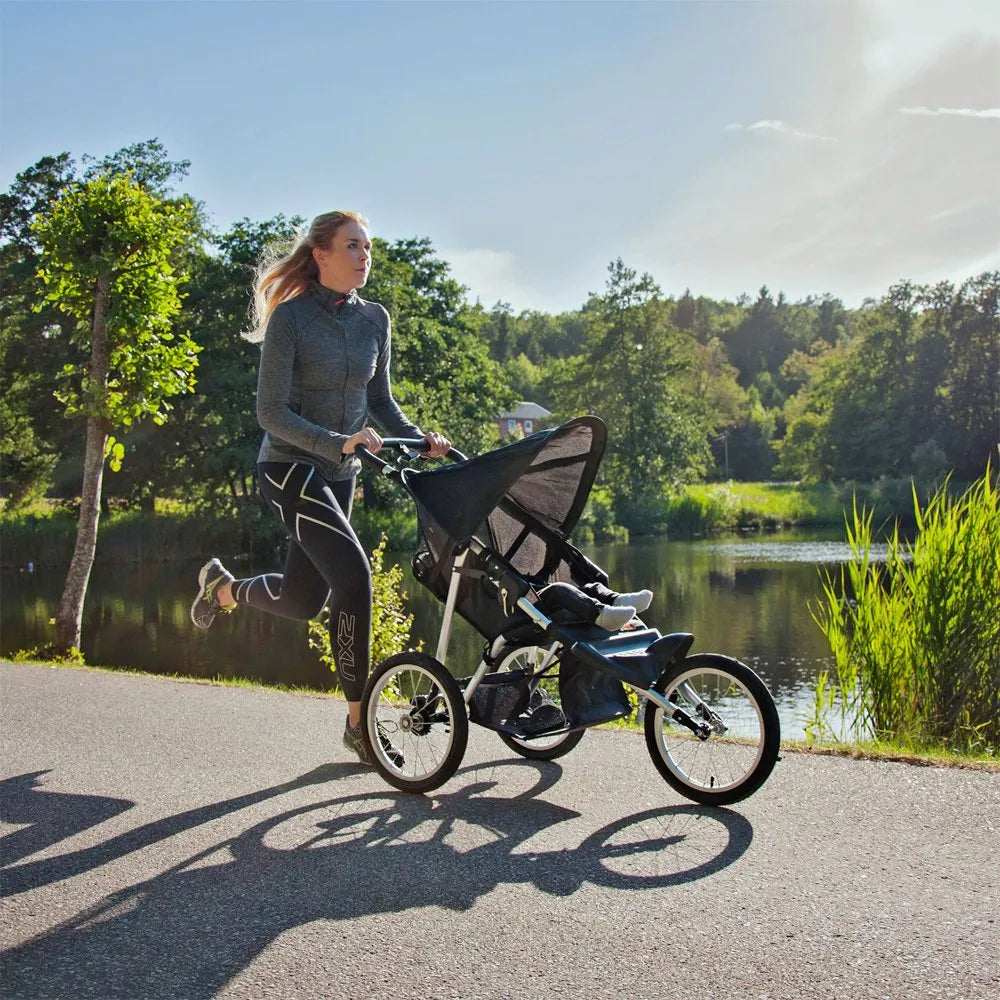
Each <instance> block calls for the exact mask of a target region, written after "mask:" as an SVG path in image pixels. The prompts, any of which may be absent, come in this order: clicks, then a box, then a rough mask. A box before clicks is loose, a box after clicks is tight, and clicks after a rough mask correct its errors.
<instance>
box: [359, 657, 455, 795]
mask: <svg viewBox="0 0 1000 1000" xmlns="http://www.w3.org/2000/svg"><path fill="white" fill-rule="evenodd" d="M404 675H406V677H407V680H406V682H405V683H398V682H397V694H396V695H395V697H394V700H392V701H390V699H389V698H388V697H387V696H385V692H386V689H387V688H389V687H390V686H391V685H392V684H393V681H394V679H399V678H402V677H404ZM418 689H419V690H421V691H423V692H424V694H423V696H424V697H426V696H427V692H433V694H434V705H435V706H436V707H435V716H436V718H435V720H434V722H433V725H426V726H424V732H420V728H421V724H420V719H419V715H417V714H416V712H415V708H414V703H413V700H412V698H411V699H410V700H409V701H404V700H402V699H405V698H406V697H407V695H406V694H405V693H399V692H406V691H410V692H413V693H416V692H417V691H418ZM384 696H385V697H384ZM361 718H362V719H363V721H364V723H365V724H364V727H363V733H364V740H365V744H366V746H367V749H368V753H369V755H370V757H371V759H372V761H373V762H374V764H375V768H376V770H378V772H379V773H380V774H381V775H382V777H383V778H385V780H386V781H387V782H388V783H389V784H390V785H392V786H393V787H395V788H398V789H399V790H400V791H403V792H414V793H416V794H420V793H422V792H429V791H431V790H432V789H435V788H438V787H439V786H441V785H443V784H444V783H445V782H446V781H447V780H448V779H449V778H451V777H452V776H453V775H454V774H455V772H456V771H457V770H458V767H459V765H460V764H461V763H462V758H463V757H464V755H465V749H466V747H467V746H468V743H469V715H468V710H467V708H466V705H465V700H464V699H463V697H462V691H461V689H460V688H459V686H458V682H457V681H456V680H455V678H454V677H452V676H451V674H450V673H448V669H447V668H446V667H445V666H444V664H443V663H441V662H440V661H439V660H435V659H434V657H433V656H428V655H427V654H426V653H409V652H407V653H397V654H396V655H395V656H390V657H388V658H387V659H385V660H383V661H382V662H381V663H380V664H379V665H378V666H377V667H376V668H375V669H374V670H373V671H372V674H371V676H370V677H369V678H368V683H367V684H366V685H365V692H364V695H363V696H362V703H361ZM376 722H381V723H382V724H383V728H384V729H385V731H386V732H387V735H388V737H389V739H390V741H391V742H392V745H393V747H394V749H396V750H398V751H399V752H400V753H401V754H402V755H403V764H402V766H397V765H396V764H395V763H394V762H393V761H392V760H391V759H389V756H388V755H387V754H386V753H385V752H384V751H383V750H382V748H381V747H378V746H376V744H375V739H376ZM415 723H416V724H415ZM432 736H433V737H434V738H435V739H440V740H443V743H442V747H441V753H440V754H437V753H435V752H433V750H432V752H430V753H428V752H427V751H428V749H431V747H430V746H429V745H428V746H424V745H423V743H422V741H424V740H428V739H429V738H430V737H432ZM407 753H409V757H407ZM407 761H409V763H407ZM427 764H429V766H428V767H427V768H426V769H424V770H421V771H418V766H422V765H427Z"/></svg>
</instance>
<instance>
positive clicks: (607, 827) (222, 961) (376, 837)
mask: <svg viewBox="0 0 1000 1000" xmlns="http://www.w3.org/2000/svg"><path fill="white" fill-rule="evenodd" d="M344 714H345V706H344V704H343V703H342V702H340V701H338V700H336V699H333V698H329V697H323V696H309V695H301V694H287V693H281V692H277V691H271V690H261V689H252V688H239V687H225V686H217V685H211V684H199V683H189V682H183V681H177V680H171V679H166V678H156V677H145V676H133V675H127V674H115V673H105V672H99V671H91V670H86V669H54V668H49V667H43V666H35V665H11V664H3V665H0V726H2V729H0V732H2V737H0V738H2V768H3V773H2V783H0V789H2V791H0V805H2V817H0V819H2V827H0V851H2V854H0V864H2V870H0V879H2V881H0V887H2V892H3V897H4V898H3V903H2V906H3V910H2V927H0V948H2V949H3V950H2V952H0V995H2V997H3V998H4V1000H18V998H43V997H53V998H60V1000H82V998H90V997H93V998H101V1000H114V998H127V1000H146V998H149V1000H168V998H170V1000H173V998H185V1000H188V998H190V1000H201V998H209V997H226V998H254V1000H257V998H272V997H273V998H320V997H337V998H347V1000H349V998H354V997H358V998H361V997H385V998H388V997H414V998H417V997H419V998H438V997H442V998H445V997H460V998H469V1000H476V998H487V997H489V998H494V997H511V998H519V1000H522V998H534V997H539V998H553V997H616V998H631V997H658V998H665V997H679V998H680V997H684V998H702V997H704V998H708V997H713V998H728V997H733V998H741V1000H742V998H751V997H752V998H778V997H782V998H784V997H788V998H810V997H824V998H825V997H829V998H837V1000H849V998H883V997H888V998H900V997H920V998H925V997H926V998H932V997H965V998H989V1000H996V998H997V997H1000V863H998V836H997V835H998V828H1000V774H995V773H986V772H982V771H971V770H956V769H943V768H932V767H916V766H912V765H906V764H897V763H873V762H865V761H856V760H847V759H841V758H833V757H821V756H813V755H807V754H801V753H784V754H783V755H782V760H781V761H780V762H779V763H778V765H777V766H776V768H775V771H774V773H773V775H772V776H771V778H770V780H769V781H768V782H767V784H766V785H765V786H764V787H763V788H762V789H761V790H760V791H759V792H758V793H757V794H756V795H754V796H753V797H752V798H750V799H748V800H746V801H744V802H742V803H739V804H737V805H735V806H732V807H730V808H728V809H710V808H703V807H699V806H696V805H694V804H693V803H689V802H687V801H686V800H685V799H683V798H681V797H680V796H679V795H677V793H675V792H674V791H673V790H672V789H670V787H669V786H667V785H666V784H665V783H664V782H663V781H662V780H661V779H660V778H659V776H658V774H657V773H656V771H655V770H654V768H653V766H652V763H651V762H650V760H649V759H648V757H647V755H646V748H645V743H644V741H643V739H642V738H641V736H640V735H638V734H635V733H630V732H624V731H606V730H600V731H592V732H589V733H588V734H587V736H586V738H585V739H584V740H583V742H582V743H581V744H580V746H579V747H578V748H577V749H576V750H574V751H573V752H572V753H571V754H569V755H568V756H567V757H565V758H563V759H562V760H561V761H558V762H553V763H540V764H536V763H532V762H528V761H523V760H520V759H519V758H514V757H512V756H511V754H510V752H509V751H508V750H507V748H506V747H504V745H503V744H502V743H501V742H500V741H499V739H497V738H496V736H495V735H494V734H492V733H489V732H487V731H485V730H482V729H479V728H478V727H475V726H474V727H472V730H473V731H472V734H471V738H470V744H469V749H468V751H467V753H466V756H465V760H464V761H463V765H462V767H461V769H460V771H459V773H458V774H457V775H456V776H455V777H454V778H452V779H451V781H449V782H448V783H447V784H445V785H444V786H443V787H442V788H441V789H439V790H438V791H436V792H434V793H432V794H430V795H427V796H411V795H405V794H402V793H397V792H395V791H393V790H392V789H390V788H389V787H388V786H387V785H385V784H384V783H383V782H382V781H381V779H380V778H379V777H378V775H377V774H376V773H375V772H374V771H371V770H369V769H366V768H363V767H361V766H360V765H359V764H357V763H351V760H350V755H349V754H348V752H347V751H346V750H344V749H343V747H342V746H341V744H340V735H341V731H342V727H343V719H344Z"/></svg>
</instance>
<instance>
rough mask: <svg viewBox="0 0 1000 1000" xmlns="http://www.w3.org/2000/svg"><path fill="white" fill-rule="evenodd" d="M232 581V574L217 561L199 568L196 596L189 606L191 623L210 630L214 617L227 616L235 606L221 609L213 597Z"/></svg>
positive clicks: (211, 561) (213, 559)
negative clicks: (224, 584)
mask: <svg viewBox="0 0 1000 1000" xmlns="http://www.w3.org/2000/svg"><path fill="white" fill-rule="evenodd" d="M234 579H235V577H234V576H233V574H232V573H230V572H229V571H228V570H227V569H226V567H225V566H223V565H222V563H221V562H219V560H218V559H215V558H212V559H209V561H208V562H207V563H205V565H204V566H202V567H201V570H200V572H199V573H198V596H197V597H196V598H195V599H194V603H193V604H192V605H191V621H193V622H194V624H195V626H196V627H197V628H200V629H207V628H211V625H212V622H214V621H215V616H216V615H225V614H229V612H230V611H232V610H233V609H234V608H235V607H236V605H235V604H228V605H226V606H225V607H223V605H221V604H220V603H219V600H218V598H217V597H216V596H215V594H216V591H217V590H218V589H219V586H220V585H221V584H223V583H231V582H232V581H233V580H234Z"/></svg>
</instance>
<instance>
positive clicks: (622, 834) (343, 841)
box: [0, 760, 752, 1000]
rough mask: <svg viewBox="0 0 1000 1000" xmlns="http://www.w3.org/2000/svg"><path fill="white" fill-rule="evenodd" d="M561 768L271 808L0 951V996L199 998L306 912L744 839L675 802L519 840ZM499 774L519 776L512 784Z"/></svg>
mask: <svg viewBox="0 0 1000 1000" xmlns="http://www.w3.org/2000/svg"><path fill="white" fill-rule="evenodd" d="M501 769H502V771H503V774H504V787H503V788H500V787H499V779H498V774H499V772H500V771H501ZM509 769H516V770H514V771H511V770H509ZM343 770H344V772H345V773H346V772H348V771H350V770H351V769H350V768H346V767H345V768H344V769H343ZM561 773H562V770H561V768H560V767H559V765H557V764H554V763H545V762H529V761H510V760H506V761H502V762H501V761H497V762H491V763H489V764H479V765H475V766H471V767H467V768H463V769H462V770H461V771H460V772H459V778H461V779H464V782H465V783H464V784H463V785H462V786H461V787H459V788H458V789H457V790H455V791H453V792H449V793H448V794H443V795H439V796H435V797H422V796H411V795H405V794H401V793H396V792H393V791H390V790H387V791H385V792H384V793H380V792H374V793H368V794H357V795H344V796H340V797H335V798H330V799H327V800H325V801H322V802H318V803H310V804H308V805H303V806H300V807H296V808H293V809H290V810H286V811H284V812H280V813H278V814H275V815H273V816H270V817H268V818H267V819H265V820H263V821H261V822H260V823H258V824H256V825H254V826H252V827H250V828H249V829H247V830H245V831H244V832H242V833H240V834H238V835H237V836H236V837H234V838H232V839H227V840H224V841H222V842H220V843H218V844H215V845H213V846H212V847H211V848H209V849H207V850H205V851H202V852H200V853H199V854H197V855H195V856H193V857H191V858H189V859H187V860H186V861H185V862H184V863H182V864H180V865H178V866H176V867H174V868H172V869H170V870H168V871H166V872H163V873H162V874H160V875H157V876H155V877H154V878H151V879H149V880H148V881H146V882H143V883H140V884H138V885H135V886H132V887H130V888H128V889H126V890H123V891H121V892H117V893H114V894H112V895H111V896H109V897H107V898H106V899H105V900H103V901H102V902H101V903H100V904H98V905H97V906H95V907H92V908H91V909H89V910H87V911H85V912H83V913H81V914H79V915H77V916H75V917H73V918H71V919H70V920H68V921H66V922H65V923H63V924H61V925H59V926H58V927H56V928H54V929H53V930H52V931H50V932H48V933H46V934H43V935H41V936H40V937H38V938H35V939H34V940H31V941H28V942H26V943H25V944H23V945H20V946H18V947H16V948H12V949H10V950H8V951H7V952H5V953H3V954H2V955H0V961H2V963H3V968H4V977H3V978H4V997H5V1000H14V998H20V997H24V998H27V997H32V998H41V997H70V996H71V997H74V998H83V997H91V996H92V997H101V998H103V1000H111V998H115V997H128V998H130V1000H131V998H134V997H137V996H141V997H144V998H147V1000H167V998H175V997H178V996H183V997H186V998H191V1000H198V998H208V997H213V996H215V995H216V994H217V993H218V992H219V991H220V989H222V987H223V986H224V985H225V984H226V983H227V982H229V981H230V980H231V979H232V978H233V977H234V976H236V975H237V974H239V973H240V972H241V971H242V970H243V969H245V968H246V967H247V966H248V965H249V964H250V963H251V962H252V961H253V960H254V958H255V957H256V956H257V955H259V954H260V953H261V952H262V951H264V949H266V948H267V946H268V945H269V944H270V943H271V942H272V941H273V940H274V939H275V938H277V937H278V936H279V935H280V934H282V933H284V932H285V931H288V930H289V929H291V928H294V927H298V926H301V925H304V924H308V923H309V922H311V921H315V920H342V921H346V922H349V921H351V920H352V919H353V918H355V917H362V916H368V915H372V914H379V913H394V912H405V911H407V910H415V909H418V908H421V907H444V908H448V909H452V910H456V911H464V910H468V909H469V908H470V907H472V906H473V904H474V903H475V902H476V900H477V899H479V898H480V897H481V896H482V895H484V894H485V893H488V892H490V891H491V890H493V889H495V888H496V887H497V886H498V885H500V884H515V883H525V884H533V885H535V886H536V887H537V888H538V889H539V890H540V891H542V892H545V893H549V894H552V895H561V896H562V895H569V894H571V893H573V892H575V891H576V890H577V889H579V888H580V886H581V885H582V884H583V883H584V882H586V881H591V882H596V883H598V884H601V885H603V886H605V887H608V888H612V889H615V888H633V889H634V888H656V887H661V888H662V887H668V886H673V885H681V884H684V883H686V882H691V881H693V880H696V879H700V878H703V877H705V876H707V875H709V874H711V873H712V872H715V871H718V870H720V869H721V868H724V867H726V866H727V865H729V864H732V862H733V861H735V860H736V859H737V858H739V857H740V856H741V855H742V854H743V853H744V852H745V851H746V849H747V847H748V846H749V844H750V841H751V839H752V829H751V827H750V824H749V823H748V822H747V821H746V820H745V819H744V818H743V817H742V816H739V815H738V814H736V813H732V812H730V811H728V810H725V809H706V808H703V807H700V806H694V805H680V806H667V807H663V808H660V809H649V810H645V811H644V812H642V813H638V814H633V815H631V816H626V817H624V818H622V819H620V820H618V821H616V822H615V823H613V824H611V825H609V826H606V827H604V828H602V829H601V830H598V831H596V832H595V833H593V834H591V835H590V836H588V837H587V838H586V839H585V840H584V841H583V843H581V844H580V845H579V846H578V847H572V848H564V849H561V850H541V851H533V850H530V849H528V848H527V846H524V847H522V845H527V844H528V842H529V841H530V840H531V838H533V837H535V835H536V834H539V833H541V832H542V831H545V830H549V829H550V828H552V827H554V826H556V825H557V824H560V823H563V822H566V821H567V820H571V819H575V818H577V817H578V816H579V814H578V813H576V812H574V811H573V810H571V809H566V808H565V807H563V806H559V805H555V804H553V803H550V802H547V801H545V800H544V799H541V798H539V795H540V794H541V793H542V792H544V791H545V790H546V789H548V788H550V787H551V786H552V785H553V784H554V783H555V782H556V781H557V780H558V778H559V776H560V775H561ZM510 774H513V775H514V776H515V777H518V778H520V779H523V778H524V777H525V775H531V780H532V782H533V783H532V785H531V787H529V788H528V789H527V790H526V791H522V792H521V793H519V794H517V795H514V796H513V797H510V795H509V786H510V784H511V782H510V781H508V780H507V776H508V775H510ZM292 784H294V783H292ZM505 790H506V791H507V794H505ZM517 848H521V849H520V850H516V849H517Z"/></svg>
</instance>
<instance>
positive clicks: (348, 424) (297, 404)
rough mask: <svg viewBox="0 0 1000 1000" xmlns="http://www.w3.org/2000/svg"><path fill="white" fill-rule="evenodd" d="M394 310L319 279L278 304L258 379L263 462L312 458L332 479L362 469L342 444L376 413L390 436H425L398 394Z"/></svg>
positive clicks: (260, 460)
mask: <svg viewBox="0 0 1000 1000" xmlns="http://www.w3.org/2000/svg"><path fill="white" fill-rule="evenodd" d="M390 339H391V338H390V323H389V314H388V313H387V312H386V310H385V309H384V308H383V307H382V306H380V305H378V304H377V303H375V302H366V301H365V300H364V299H362V298H360V297H359V296H358V294H357V292H356V291H351V292H350V293H349V294H348V295H346V296H344V295H340V294H338V293H337V292H333V291H331V290H330V289H329V288H326V287H324V286H323V285H320V284H319V283H318V282H314V283H313V284H312V286H311V287H310V288H309V289H308V290H307V291H305V292H303V293H302V294H301V295H297V296H296V297H295V298H294V299H289V300H287V301H286V302H282V303H281V304H280V305H278V306H277V307H276V308H275V310H274V312H273V313H271V318H270V320H269V321H268V324H267V330H266V332H265V334H264V343H263V345H262V348H261V356H260V369H259V372H258V378H257V421H258V423H259V424H260V426H261V427H262V428H263V429H264V431H265V433H264V440H263V441H262V442H261V446H260V451H259V453H258V455H257V461H258V462H308V463H310V464H312V465H314V466H315V467H316V469H317V470H318V471H319V473H320V474H321V475H322V476H323V477H324V478H325V479H329V480H341V479H350V478H352V477H354V476H356V475H357V473H358V470H359V468H360V465H361V463H360V460H359V459H357V458H356V457H355V456H354V455H343V454H342V451H341V449H342V448H343V446H344V442H345V441H346V440H347V439H348V437H350V436H351V435H352V434H357V433H358V431H360V430H361V429H362V428H363V427H364V426H365V425H366V424H367V423H368V418H369V416H371V417H372V418H374V420H375V421H376V422H377V423H378V425H379V426H380V427H381V428H382V430H384V431H385V432H386V433H387V434H388V435H389V436H392V437H423V431H421V430H420V428H419V427H417V426H416V424H413V423H411V422H410V421H409V420H407V418H406V417H405V416H404V414H403V411H402V410H400V408H399V406H398V405H397V403H396V401H395V400H394V399H393V398H392V387H391V384H390V381H389V361H390V357H391V353H392V352H391V348H390Z"/></svg>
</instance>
